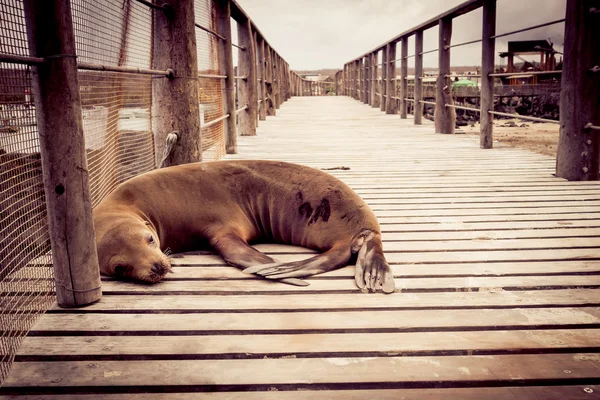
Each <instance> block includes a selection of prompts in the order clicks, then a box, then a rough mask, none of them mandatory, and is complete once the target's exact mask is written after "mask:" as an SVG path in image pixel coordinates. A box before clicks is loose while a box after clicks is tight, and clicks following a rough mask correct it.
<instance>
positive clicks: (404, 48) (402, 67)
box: [399, 36, 408, 119]
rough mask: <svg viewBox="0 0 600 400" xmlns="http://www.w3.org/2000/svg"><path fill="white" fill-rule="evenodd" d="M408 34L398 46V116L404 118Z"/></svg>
mask: <svg viewBox="0 0 600 400" xmlns="http://www.w3.org/2000/svg"><path fill="white" fill-rule="evenodd" d="M407 77H408V36H405V37H404V38H403V39H402V44H401V47H400V102H399V103H400V118H402V119H406V117H407V108H408V107H407V106H408V104H407V102H406V100H404V99H405V98H406V97H408V94H407V93H406V92H407V89H408V80H407Z"/></svg>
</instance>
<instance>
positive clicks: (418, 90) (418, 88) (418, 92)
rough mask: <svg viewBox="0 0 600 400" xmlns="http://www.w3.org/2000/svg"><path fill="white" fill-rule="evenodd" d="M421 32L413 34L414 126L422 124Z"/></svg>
mask: <svg viewBox="0 0 600 400" xmlns="http://www.w3.org/2000/svg"><path fill="white" fill-rule="evenodd" d="M422 52H423V31H417V32H415V114H414V123H415V125H421V124H422V123H423V103H421V101H423V54H421V53H422Z"/></svg>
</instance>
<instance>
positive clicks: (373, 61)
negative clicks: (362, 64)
mask: <svg viewBox="0 0 600 400" xmlns="http://www.w3.org/2000/svg"><path fill="white" fill-rule="evenodd" d="M376 89H377V52H375V53H373V54H371V107H379V96H377V90H376ZM380 90H381V89H380Z"/></svg>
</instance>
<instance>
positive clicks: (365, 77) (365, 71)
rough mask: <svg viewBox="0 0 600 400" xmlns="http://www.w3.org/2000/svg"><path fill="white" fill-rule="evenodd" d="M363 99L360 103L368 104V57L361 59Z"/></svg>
mask: <svg viewBox="0 0 600 400" xmlns="http://www.w3.org/2000/svg"><path fill="white" fill-rule="evenodd" d="M361 60H362V64H363V97H362V102H363V103H365V104H369V57H363V58H362V59H361Z"/></svg>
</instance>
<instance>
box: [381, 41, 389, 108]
mask: <svg viewBox="0 0 600 400" xmlns="http://www.w3.org/2000/svg"><path fill="white" fill-rule="evenodd" d="M387 69H388V60H387V45H386V46H385V47H384V48H383V49H382V50H381V92H380V93H379V109H380V110H381V111H385V104H386V101H387V100H386V93H387Z"/></svg>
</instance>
